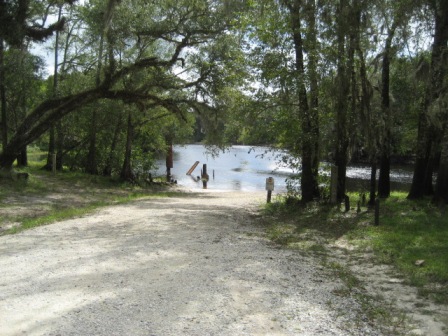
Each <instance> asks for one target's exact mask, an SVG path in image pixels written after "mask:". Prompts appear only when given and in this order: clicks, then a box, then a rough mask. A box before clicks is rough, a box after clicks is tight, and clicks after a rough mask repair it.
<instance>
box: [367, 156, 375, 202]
mask: <svg viewBox="0 0 448 336" xmlns="http://www.w3.org/2000/svg"><path fill="white" fill-rule="evenodd" d="M371 165H372V168H371V171H370V193H369V203H368V205H369V206H370V207H373V206H374V205H375V198H376V162H375V161H373V162H372V163H371Z"/></svg>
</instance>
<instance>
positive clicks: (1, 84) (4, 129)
mask: <svg viewBox="0 0 448 336" xmlns="http://www.w3.org/2000/svg"><path fill="white" fill-rule="evenodd" d="M4 53H5V49H4V43H3V39H2V38H0V108H1V110H2V113H1V117H2V120H1V123H0V126H1V136H2V146H3V148H6V145H7V144H8V118H7V113H6V87H5V61H4Z"/></svg>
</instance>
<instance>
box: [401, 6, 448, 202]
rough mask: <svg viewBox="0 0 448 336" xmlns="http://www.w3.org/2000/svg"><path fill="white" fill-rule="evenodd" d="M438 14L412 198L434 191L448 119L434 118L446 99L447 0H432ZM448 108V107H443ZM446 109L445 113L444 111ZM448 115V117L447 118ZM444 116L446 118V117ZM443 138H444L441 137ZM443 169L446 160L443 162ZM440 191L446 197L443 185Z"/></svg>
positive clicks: (419, 125)
mask: <svg viewBox="0 0 448 336" xmlns="http://www.w3.org/2000/svg"><path fill="white" fill-rule="evenodd" d="M429 4H430V6H431V7H430V8H431V10H432V13H433V14H434V40H433V44H432V52H431V65H430V76H429V83H428V84H427V89H426V92H425V98H424V100H423V103H422V106H421V108H420V113H419V122H418V137H417V153H416V154H417V157H416V162H415V165H414V176H413V179H412V185H411V190H410V192H409V195H408V198H410V199H416V198H421V197H423V196H425V195H428V194H431V193H432V175H433V169H434V159H435V157H434V156H435V154H434V153H435V152H436V151H437V149H436V148H435V147H437V142H438V139H441V138H442V137H441V134H442V131H443V130H444V123H446V121H442V123H441V124H439V125H437V122H436V123H434V122H432V120H437V119H438V114H439V111H440V109H439V108H438V107H439V106H441V105H440V102H441V101H443V96H444V94H445V92H444V90H445V89H444V79H445V76H446V48H447V43H448V3H447V2H446V1H443V0H436V1H433V2H429ZM441 110H442V111H443V110H446V107H444V108H442V109H441ZM431 111H435V113H436V115H437V116H436V118H434V116H431ZM443 114H444V113H442V115H443ZM445 119H446V118H445ZM442 120H443V119H442ZM439 141H440V140H439ZM440 167H442V170H443V169H444V167H445V164H444V163H443V162H442V164H441V165H440ZM444 176H445V173H444V171H442V176H441V181H444V180H445V177H444ZM440 183H441V184H440V185H439V186H438V195H437V196H436V198H439V197H442V198H443V193H441V189H440V187H442V186H444V182H440Z"/></svg>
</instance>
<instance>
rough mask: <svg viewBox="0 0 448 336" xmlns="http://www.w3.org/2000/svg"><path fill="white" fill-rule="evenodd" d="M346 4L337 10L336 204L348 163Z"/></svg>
mask: <svg viewBox="0 0 448 336" xmlns="http://www.w3.org/2000/svg"><path fill="white" fill-rule="evenodd" d="M347 6H348V3H347V2H346V0H340V1H339V5H338V8H337V13H336V15H337V19H336V20H337V45H338V60H337V78H336V83H337V90H338V93H337V98H336V150H335V165H336V166H337V167H338V172H339V173H338V185H337V199H338V202H341V201H342V200H344V197H345V190H346V185H345V180H346V172H347V161H348V153H347V150H348V145H349V140H348V135H347V108H348V104H347V103H348V95H349V92H350V83H349V78H350V76H348V74H347V65H346V63H345V62H346V48H345V41H346V34H347V31H348V26H347V18H348V15H345V12H346V11H347V8H348V7H347Z"/></svg>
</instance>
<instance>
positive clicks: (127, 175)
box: [120, 109, 134, 181]
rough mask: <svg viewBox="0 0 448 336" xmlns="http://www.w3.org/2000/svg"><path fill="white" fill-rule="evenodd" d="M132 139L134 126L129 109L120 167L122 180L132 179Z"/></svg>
mask: <svg viewBox="0 0 448 336" xmlns="http://www.w3.org/2000/svg"><path fill="white" fill-rule="evenodd" d="M133 139H134V126H133V125H132V112H131V110H130V109H129V112H128V126H127V136H126V150H125V154H124V162H123V168H122V169H121V174H120V177H121V179H123V180H129V181H132V180H133V179H134V173H133V172H132V166H131V155H132V140H133Z"/></svg>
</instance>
